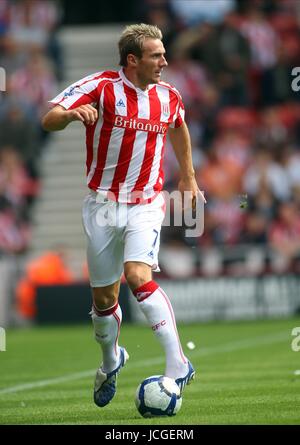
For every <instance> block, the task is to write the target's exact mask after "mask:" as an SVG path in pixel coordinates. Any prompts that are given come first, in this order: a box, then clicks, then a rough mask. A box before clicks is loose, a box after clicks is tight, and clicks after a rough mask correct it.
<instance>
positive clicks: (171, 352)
mask: <svg viewBox="0 0 300 445" xmlns="http://www.w3.org/2000/svg"><path fill="white" fill-rule="evenodd" d="M133 293H134V295H135V296H136V298H137V300H138V302H139V307H140V308H141V310H142V312H143V314H144V315H145V317H146V319H147V321H148V323H149V324H150V326H151V327H152V330H153V331H154V334H155V336H156V337H157V339H158V340H159V342H160V343H161V345H162V346H163V348H164V350H165V355H166V369H165V376H167V377H170V378H173V379H176V378H178V377H184V376H185V375H186V373H187V371H188V360H187V358H186V357H185V355H184V354H183V351H182V348H181V343H180V339H179V335H178V332H177V327H176V320H175V316H174V312H173V309H172V305H171V303H170V300H169V298H168V296H167V295H166V294H165V292H164V291H163V290H162V289H161V288H160V287H159V286H158V284H157V283H155V281H149V282H148V283H145V284H143V285H142V286H141V287H139V288H138V289H135V291H134V292H133Z"/></svg>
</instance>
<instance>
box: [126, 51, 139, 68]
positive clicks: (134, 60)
mask: <svg viewBox="0 0 300 445" xmlns="http://www.w3.org/2000/svg"><path fill="white" fill-rule="evenodd" d="M136 65H137V57H136V56H135V55H134V54H128V56H127V66H136Z"/></svg>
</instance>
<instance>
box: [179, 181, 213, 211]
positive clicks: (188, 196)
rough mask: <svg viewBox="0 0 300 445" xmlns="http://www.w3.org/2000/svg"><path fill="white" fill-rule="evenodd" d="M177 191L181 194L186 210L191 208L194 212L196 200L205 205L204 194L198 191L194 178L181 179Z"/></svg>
mask: <svg viewBox="0 0 300 445" xmlns="http://www.w3.org/2000/svg"><path fill="white" fill-rule="evenodd" d="M178 190H179V191H180V192H181V194H182V198H183V203H184V206H185V207H186V208H192V209H193V210H195V208H196V203H197V200H200V201H201V202H203V203H204V204H205V203H206V199H205V197H204V194H203V192H202V191H201V190H200V189H199V187H198V184H197V181H196V179H195V177H194V176H193V177H186V178H181V179H180V181H179V183H178Z"/></svg>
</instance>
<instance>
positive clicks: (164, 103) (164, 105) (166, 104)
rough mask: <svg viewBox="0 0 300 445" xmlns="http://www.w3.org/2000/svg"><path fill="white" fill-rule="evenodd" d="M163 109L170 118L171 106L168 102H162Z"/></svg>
mask: <svg viewBox="0 0 300 445" xmlns="http://www.w3.org/2000/svg"><path fill="white" fill-rule="evenodd" d="M161 108H162V112H163V114H164V115H165V116H168V115H169V114H170V106H169V104H168V103H167V102H162V104H161Z"/></svg>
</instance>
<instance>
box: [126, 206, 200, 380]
mask: <svg viewBox="0 0 300 445" xmlns="http://www.w3.org/2000/svg"><path fill="white" fill-rule="evenodd" d="M156 199H157V201H156V200H155V201H154V202H153V203H151V204H150V205H146V206H142V207H141V206H139V207H138V206H136V207H135V209H132V214H133V222H134V224H132V225H129V226H128V228H127V230H126V232H125V250H124V273H125V277H126V279H127V282H128V284H129V286H130V288H131V290H132V291H133V294H134V295H135V296H136V298H137V301H138V302H139V307H140V309H141V310H142V312H143V313H144V315H145V317H146V319H147V321H148V323H149V324H150V326H151V327H152V329H153V331H154V334H155V336H156V337H157V338H158V340H159V341H160V343H161V344H162V346H163V348H164V351H165V355H166V369H165V375H166V376H167V377H171V378H174V379H176V380H177V383H178V384H179V386H180V387H181V388H183V387H184V386H185V384H187V383H189V382H190V380H192V378H193V376H194V374H195V372H194V370H193V368H192V366H191V364H190V362H189V361H188V359H187V358H186V357H185V355H184V353H183V351H182V347H181V343H180V339H179V335H178V332H177V327H176V320H175V316H174V312H173V309H172V305H171V302H170V300H169V298H168V296H167V295H166V293H165V292H164V291H163V289H161V288H160V286H159V285H158V284H157V283H156V282H155V281H154V280H153V279H152V269H157V268H158V250H159V237H160V229H161V223H162V219H163V215H161V201H160V200H159V197H158V198H156ZM158 270H159V269H158Z"/></svg>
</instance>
